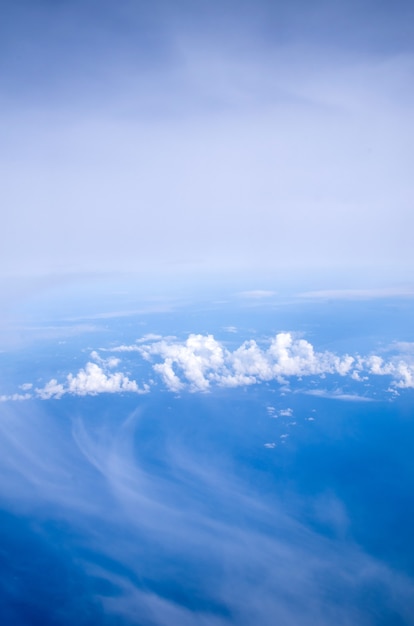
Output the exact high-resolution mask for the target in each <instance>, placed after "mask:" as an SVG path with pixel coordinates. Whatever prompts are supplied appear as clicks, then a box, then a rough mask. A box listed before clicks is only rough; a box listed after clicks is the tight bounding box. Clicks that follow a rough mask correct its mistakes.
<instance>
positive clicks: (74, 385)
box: [36, 362, 148, 400]
mask: <svg viewBox="0 0 414 626" xmlns="http://www.w3.org/2000/svg"><path fill="white" fill-rule="evenodd" d="M111 366H112V365H109V367H111ZM147 391H148V387H147V386H145V385H144V388H143V389H140V388H139V387H138V385H137V383H136V382H135V380H130V379H129V378H128V376H126V375H125V374H123V373H122V372H113V373H107V372H105V370H104V369H103V368H102V367H101V366H100V365H98V364H97V363H92V362H89V363H87V364H86V366H85V368H84V369H80V370H79V372H78V373H77V374H76V375H73V374H68V376H67V377H66V382H65V384H61V383H58V381H57V380H56V379H52V380H50V381H49V382H48V383H46V385H45V386H44V387H43V388H41V389H36V393H37V395H38V396H39V397H40V398H42V399H44V400H48V399H50V398H55V399H59V398H61V397H62V396H63V395H64V394H67V393H68V394H71V395H75V396H86V395H97V394H99V393H122V392H133V393H146V392H147Z"/></svg>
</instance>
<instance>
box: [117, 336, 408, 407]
mask: <svg viewBox="0 0 414 626" xmlns="http://www.w3.org/2000/svg"><path fill="white" fill-rule="evenodd" d="M125 348H128V347H127V346H126V347H125ZM134 350H137V351H139V352H140V353H141V355H142V356H143V357H144V358H145V359H146V360H148V361H150V362H152V363H153V369H154V371H155V372H157V373H158V374H159V375H160V376H161V378H162V379H163V381H164V383H165V385H166V386H167V387H168V388H169V389H170V390H171V391H176V392H178V391H181V390H183V389H190V391H207V390H208V389H210V387H211V386H212V385H213V384H215V385H219V386H222V387H239V386H243V385H252V384H256V383H259V382H267V381H272V380H276V381H278V382H280V383H281V384H283V383H285V382H286V380H287V379H289V378H291V377H296V378H302V377H306V376H321V377H324V376H326V375H328V374H332V375H334V374H336V375H339V376H342V377H345V376H349V377H350V379H352V380H355V381H359V382H362V381H364V380H366V378H367V376H368V375H381V376H383V375H388V376H390V377H391V378H392V379H393V380H392V386H393V387H399V388H414V363H413V362H411V361H407V360H404V359H402V358H401V357H393V358H392V359H390V360H388V361H384V359H383V358H382V357H380V356H378V355H370V356H367V357H361V356H359V355H355V356H352V355H349V354H344V355H337V354H335V353H333V352H329V351H323V352H319V351H317V350H315V348H314V346H313V345H312V344H311V343H310V342H309V341H307V340H306V339H303V338H300V337H297V336H296V335H295V334H294V333H291V332H281V333H278V334H277V335H275V336H274V337H273V338H272V339H270V340H269V342H268V344H267V347H261V346H260V345H259V344H258V343H257V341H255V340H253V339H250V340H247V341H244V342H243V343H242V344H241V345H240V346H239V347H238V348H236V349H235V350H233V351H231V350H229V349H227V348H226V347H225V345H224V344H223V343H222V342H220V341H218V340H217V339H215V338H214V336H213V335H200V334H199V335H196V334H191V335H189V336H188V338H187V339H186V340H185V341H178V340H176V339H174V338H164V339H162V340H161V341H153V342H152V343H148V344H142V345H140V346H134ZM154 361H155V362H154ZM351 396H352V399H355V398H356V397H358V398H359V397H362V396H356V395H355V394H346V393H342V392H340V393H339V392H338V393H337V394H336V395H335V397H336V398H338V399H343V400H345V399H346V400H350V399H351Z"/></svg>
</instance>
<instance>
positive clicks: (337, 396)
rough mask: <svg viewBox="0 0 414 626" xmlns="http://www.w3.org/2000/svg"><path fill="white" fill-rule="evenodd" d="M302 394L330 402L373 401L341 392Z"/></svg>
mask: <svg viewBox="0 0 414 626" xmlns="http://www.w3.org/2000/svg"><path fill="white" fill-rule="evenodd" d="M304 393H306V395H308V396H317V397H318V398H330V399H332V400H343V401H344V402H373V399H372V398H368V397H367V396H360V395H359V394H357V393H343V392H342V391H341V390H335V391H328V390H327V389H311V390H309V391H305V392H304ZM308 419H310V418H308Z"/></svg>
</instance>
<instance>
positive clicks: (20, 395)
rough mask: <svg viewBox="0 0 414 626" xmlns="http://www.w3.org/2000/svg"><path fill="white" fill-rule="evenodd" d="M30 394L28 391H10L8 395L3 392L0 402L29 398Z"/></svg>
mask: <svg viewBox="0 0 414 626" xmlns="http://www.w3.org/2000/svg"><path fill="white" fill-rule="evenodd" d="M31 397H32V395H31V394H30V393H12V394H10V395H7V394H3V395H1V396H0V402H9V401H10V402H15V401H21V400H30V398H31Z"/></svg>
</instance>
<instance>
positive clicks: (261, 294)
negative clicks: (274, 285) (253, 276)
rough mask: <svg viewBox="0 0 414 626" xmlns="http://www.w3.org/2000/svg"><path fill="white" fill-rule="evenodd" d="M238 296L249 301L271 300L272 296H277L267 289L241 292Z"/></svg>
mask: <svg viewBox="0 0 414 626" xmlns="http://www.w3.org/2000/svg"><path fill="white" fill-rule="evenodd" d="M238 295H239V296H240V297H242V298H247V299H249V300H262V299H263V298H271V297H272V296H275V295H276V292H275V291H268V290H267V289H253V290H251V291H240V293H238Z"/></svg>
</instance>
